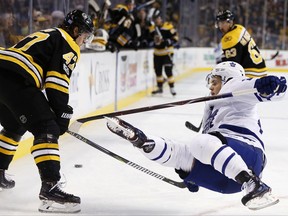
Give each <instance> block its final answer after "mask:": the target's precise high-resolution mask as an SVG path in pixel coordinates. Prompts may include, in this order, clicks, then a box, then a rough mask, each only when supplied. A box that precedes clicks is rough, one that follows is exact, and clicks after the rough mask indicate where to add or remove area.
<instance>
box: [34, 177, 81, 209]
mask: <svg viewBox="0 0 288 216" xmlns="http://www.w3.org/2000/svg"><path fill="white" fill-rule="evenodd" d="M59 184H61V183H57V182H42V187H41V190H40V194H39V199H40V200H41V202H42V203H41V205H40V206H39V211H40V212H46V213H77V212H80V211H81V209H80V203H81V200H80V197H77V196H74V195H73V194H68V193H65V192H64V191H62V190H61V189H60V186H59Z"/></svg>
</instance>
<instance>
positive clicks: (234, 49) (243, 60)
mask: <svg viewBox="0 0 288 216" xmlns="http://www.w3.org/2000/svg"><path fill="white" fill-rule="evenodd" d="M221 45H222V50H223V57H222V61H235V62H237V63H239V64H240V65H242V67H243V68H244V69H245V73H246V76H248V77H262V76H265V75H267V74H266V71H267V68H266V64H265V60H264V59H263V57H262V56H261V54H260V51H259V49H258V47H257V45H256V43H255V41H254V39H253V38H252V37H251V35H250V34H249V32H248V31H247V30H246V29H245V28H244V27H243V26H242V25H238V24H235V25H234V27H233V29H232V30H231V31H229V32H227V33H226V34H225V35H223V37H222V39H221Z"/></svg>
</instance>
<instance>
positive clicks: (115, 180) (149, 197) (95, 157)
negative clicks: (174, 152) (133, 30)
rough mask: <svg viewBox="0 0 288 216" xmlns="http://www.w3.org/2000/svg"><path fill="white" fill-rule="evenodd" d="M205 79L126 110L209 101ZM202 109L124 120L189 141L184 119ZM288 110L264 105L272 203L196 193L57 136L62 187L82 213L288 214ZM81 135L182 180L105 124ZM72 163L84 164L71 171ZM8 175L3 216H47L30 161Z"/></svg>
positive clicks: (266, 177) (0, 208)
mask: <svg viewBox="0 0 288 216" xmlns="http://www.w3.org/2000/svg"><path fill="white" fill-rule="evenodd" d="M276 75H284V76H286V74H281V73H277V74H276ZM205 76H206V73H195V74H193V75H192V76H190V77H188V78H186V79H184V80H181V81H178V82H176V85H175V87H176V90H177V96H176V97H174V98H173V97H172V96H171V95H170V93H169V89H168V88H167V87H166V88H165V89H164V91H165V92H164V94H163V96H156V97H152V96H149V94H148V93H147V97H145V98H144V99H143V100H141V101H139V102H137V103H135V104H133V106H129V107H127V109H131V108H135V107H143V106H148V105H155V104H162V103H168V102H171V101H178V100H186V99H189V98H196V97H202V96H205V95H207V93H208V89H207V88H206V87H205ZM203 107H204V103H197V104H191V105H183V106H177V107H173V108H166V109H161V110H156V111H149V112H142V113H137V114H131V115H125V116H122V118H123V119H124V120H127V121H128V122H130V123H131V124H133V125H134V126H137V127H139V128H140V129H142V130H143V131H144V132H146V133H150V134H155V135H160V136H165V137H170V138H172V139H176V140H180V141H185V140H187V139H190V138H191V137H193V136H195V135H196V133H195V132H193V131H191V130H188V129H187V128H186V127H185V126H184V123H185V121H187V120H188V121H190V122H191V123H193V124H195V125H196V126H198V125H199V124H200V121H201V117H202V112H203V111H202V110H203ZM287 107H288V100H287V96H286V98H285V100H283V101H280V102H274V103H263V104H259V112H260V116H261V117H262V126H263V129H264V138H265V143H266V150H267V157H268V164H267V166H266V169H265V170H264V174H263V181H264V182H265V183H266V184H268V185H269V186H271V187H272V191H273V194H274V195H275V196H277V197H279V199H280V202H279V203H278V204H277V205H275V206H272V207H268V208H266V209H262V210H258V211H251V210H248V209H247V208H246V207H244V206H243V205H242V204H241V201H240V200H241V198H242V193H237V194H232V195H224V194H220V193H216V192H212V191H209V190H206V189H204V188H200V190H199V192H197V193H191V192H189V191H188V190H187V189H180V188H177V187H175V186H173V185H170V184H168V183H166V182H163V181H161V180H159V179H157V178H154V177H152V176H150V175H147V174H145V173H143V172H141V171H139V170H136V169H134V168H132V167H130V166H128V165H127V164H125V163H122V162H121V161H119V160H116V159H115V158H113V157H111V156H109V155H107V154H104V153H103V152H100V151H99V150H97V149H95V148H93V147H91V146H89V145H87V144H86V143H84V142H82V141H79V140H78V139H76V138H74V137H72V136H70V135H69V134H65V135H64V136H63V137H61V138H60V152H61V160H62V173H63V174H64V176H65V178H66V181H67V185H66V187H65V188H64V189H63V190H64V191H66V192H69V193H73V194H75V195H78V196H80V197H81V201H82V203H81V209H82V210H81V212H80V213H78V215H101V216H105V215H117V216H122V215H125V216H129V215H131V216H132V215H133V216H140V215H141V216H142V215H151V216H152V215H153V216H154V215H155V216H159V215H161V216H162V215H163V216H164V215H165V216H169V215H187V216H188V215H189V216H190V215H201V216H202V215H288V187H287V185H286V181H287V179H288V168H287V165H288V136H287V135H286V133H287V124H288V112H287ZM125 109H126V108H125ZM79 133H80V134H81V135H82V136H84V137H86V138H88V139H90V140H92V141H93V142H95V143H97V144H99V145H101V146H103V147H104V148H107V149H108V150H110V151H112V152H114V153H116V154H118V155H120V156H122V157H124V158H126V159H128V160H130V161H133V162H135V163H138V164H139V165H141V166H143V167H145V168H148V169H150V170H152V171H154V172H157V173H159V174H162V175H164V176H166V177H168V178H171V179H173V180H175V181H181V179H180V178H179V177H178V176H177V175H176V174H175V173H174V170H173V169H172V168H167V167H162V166H160V165H158V164H156V163H153V162H151V161H149V160H148V159H146V158H145V157H144V156H143V155H142V154H141V153H140V152H138V150H137V149H136V148H134V147H132V145H131V144H130V143H128V142H127V141H125V140H123V139H121V138H119V137H118V136H116V135H114V134H112V133H111V132H110V131H109V130H108V129H107V128H106V121H105V120H96V121H93V122H90V123H87V124H84V125H83V126H82V127H81V129H80V131H79ZM75 164H82V165H83V167H82V168H74V165H75ZM8 173H10V174H12V176H11V177H12V178H13V179H14V180H15V181H16V187H15V188H14V189H11V190H4V191H2V192H0V215H43V214H44V213H39V212H38V206H39V199H38V194H39V190H40V178H39V176H38V171H37V168H36V165H35V164H34V161H33V158H32V156H31V155H27V156H25V157H23V158H20V159H19V160H16V161H13V162H12V164H11V165H10V168H9V170H8ZM53 215H55V214H53ZM59 215H64V214H59Z"/></svg>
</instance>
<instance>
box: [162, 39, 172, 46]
mask: <svg viewBox="0 0 288 216" xmlns="http://www.w3.org/2000/svg"><path fill="white" fill-rule="evenodd" d="M164 43H165V46H167V47H169V46H172V44H173V42H172V40H170V39H166V40H164Z"/></svg>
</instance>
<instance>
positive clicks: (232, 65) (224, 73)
mask: <svg viewBox="0 0 288 216" xmlns="http://www.w3.org/2000/svg"><path fill="white" fill-rule="evenodd" d="M211 75H212V76H220V77H221V79H222V82H223V83H226V82H227V81H228V80H229V79H231V78H236V77H245V70H244V68H243V67H242V66H241V65H240V64H238V63H237V62H233V61H225V62H221V63H219V64H217V65H216V66H215V67H214V68H213V70H212V72H211Z"/></svg>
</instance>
